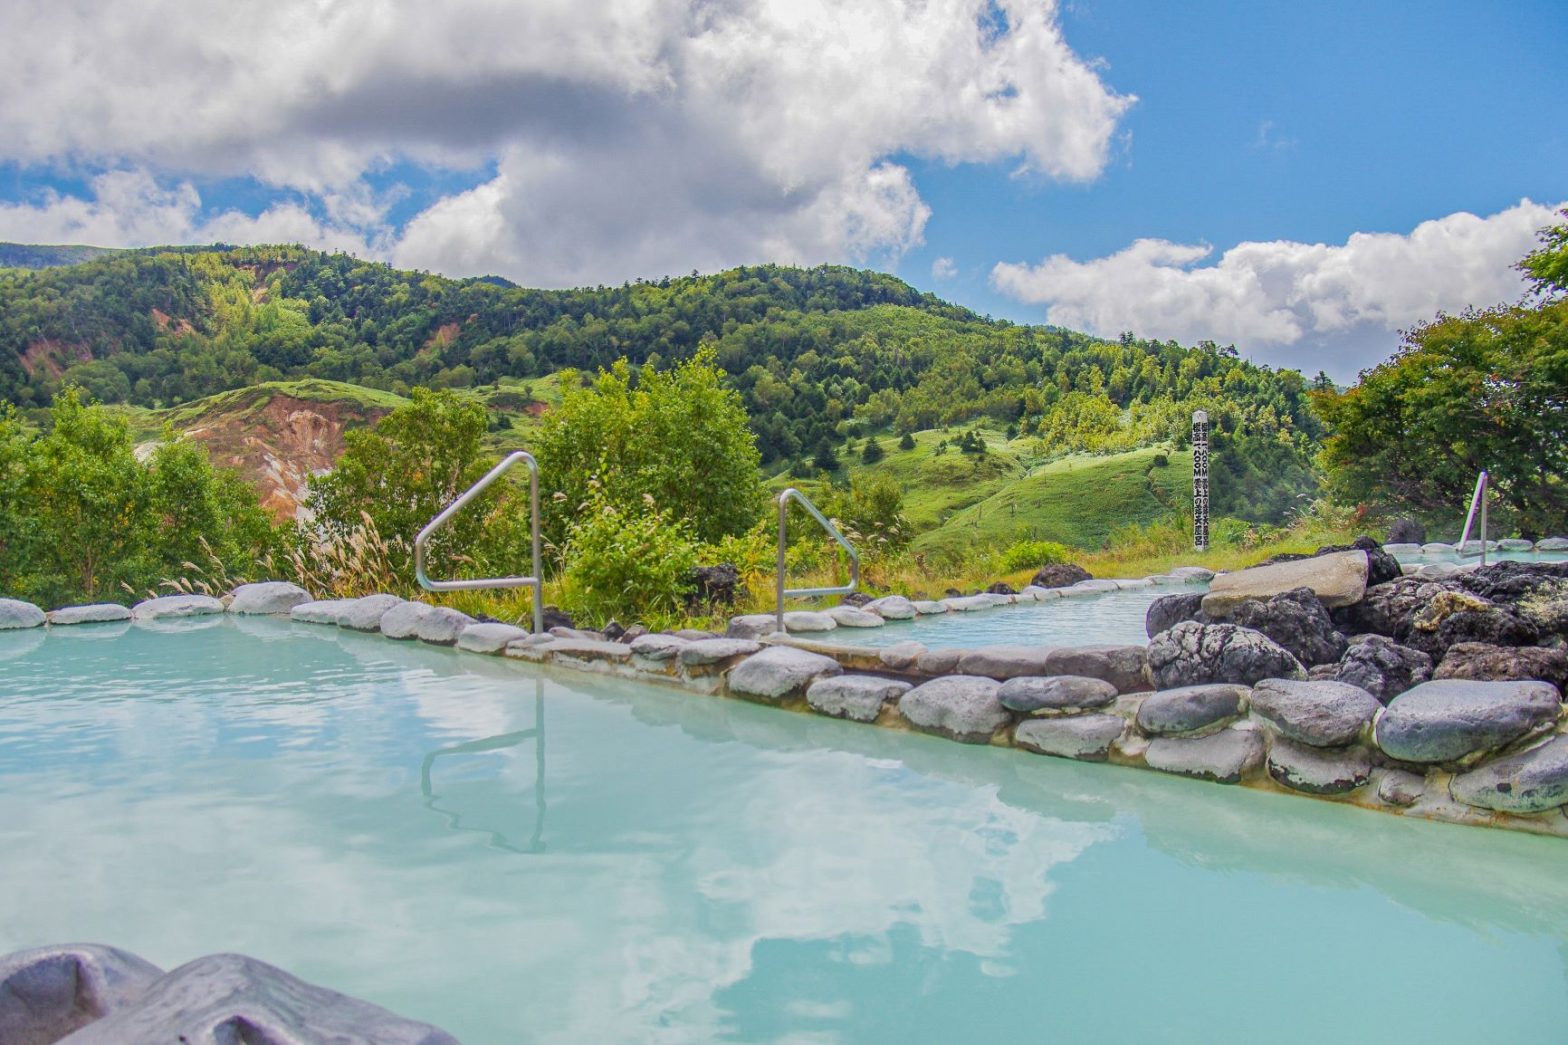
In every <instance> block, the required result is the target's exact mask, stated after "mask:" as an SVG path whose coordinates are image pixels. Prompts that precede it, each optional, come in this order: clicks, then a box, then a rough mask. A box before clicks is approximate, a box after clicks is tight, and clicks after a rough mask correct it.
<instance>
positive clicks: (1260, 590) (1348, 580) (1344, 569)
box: [1203, 548, 1367, 617]
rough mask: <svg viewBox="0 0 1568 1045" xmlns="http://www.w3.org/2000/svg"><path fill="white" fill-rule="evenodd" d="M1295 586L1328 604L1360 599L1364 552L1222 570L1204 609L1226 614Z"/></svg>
mask: <svg viewBox="0 0 1568 1045" xmlns="http://www.w3.org/2000/svg"><path fill="white" fill-rule="evenodd" d="M1296 588H1309V589H1311V591H1312V593H1313V594H1314V595H1316V596H1317V597H1318V599H1319V600H1320V601H1321V602H1322V603H1323V605H1324V606H1327V607H1329V608H1333V607H1336V606H1349V605H1352V604H1354V603H1357V602H1360V601H1361V598H1362V596H1363V595H1365V594H1366V590H1367V553H1366V552H1364V551H1362V550H1361V549H1359V548H1358V549H1354V550H1352V551H1345V552H1333V553H1331V554H1329V555H1318V556H1314V557H1313V558H1310V559H1297V560H1294V561H1292V562H1277V563H1273V564H1272V565H1268V566H1254V567H1252V568H1251V569H1248V570H1237V571H1236V572H1235V573H1225V574H1221V575H1220V576H1218V577H1216V578H1214V582H1213V583H1212V584H1210V585H1209V593H1208V594H1207V595H1205V596H1204V597H1203V612H1204V613H1206V614H1208V615H1209V616H1210V617H1225V616H1228V615H1229V614H1230V612H1231V610H1232V609H1233V608H1234V607H1235V606H1236V605H1237V604H1239V603H1241V602H1243V601H1245V600H1246V599H1271V598H1273V597H1274V596H1276V595H1281V594H1284V593H1285V592H1287V591H1291V590H1293V589H1296Z"/></svg>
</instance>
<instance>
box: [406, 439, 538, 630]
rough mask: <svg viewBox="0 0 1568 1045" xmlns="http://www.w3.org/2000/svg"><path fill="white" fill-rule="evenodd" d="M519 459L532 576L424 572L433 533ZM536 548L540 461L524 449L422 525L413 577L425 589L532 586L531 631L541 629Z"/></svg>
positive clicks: (509, 456) (491, 470) (505, 460)
mask: <svg viewBox="0 0 1568 1045" xmlns="http://www.w3.org/2000/svg"><path fill="white" fill-rule="evenodd" d="M519 461H522V462H525V463H526V464H527V465H528V505H529V525H530V526H531V528H532V538H533V568H534V572H533V576H532V577H486V578H481V579H478V580H457V581H433V580H431V579H430V578H429V577H428V576H427V575H426V574H425V549H426V547H427V546H428V545H429V543H430V538H431V537H433V536H434V535H435V532H436V531H437V530H439V529H440V528H441V527H443V526H445V525H446V524H447V523H448V522H449V521H450V520H451V518H452V517H453V516H454V515H456V514H457V513H458V512H460V511H462V510H463V509H464V508H465V507H467V505H468V504H469V503H470V502H471V501H473V499H474V498H476V497H478V496H479V495H480V494H481V493H483V492H484V491H485V488H486V487H487V486H489V485H490V484H491V483H493V482H495V481H496V480H497V479H499V478H501V476H502V475H503V474H504V473H505V472H506V470H507V469H509V468H511V467H512V466H513V465H514V464H517V463H518V462H519ZM540 560H541V557H540V551H539V462H538V461H536V460H534V455H533V454H530V453H528V452H527V451H526V450H518V451H516V452H514V453H511V454H508V455H507V456H506V457H505V458H504V459H503V460H502V461H501V463H500V464H498V465H496V466H495V467H494V468H492V469H490V470H489V471H488V472H486V473H485V474H484V477H483V478H481V479H480V480H479V481H478V482H477V483H475V484H474V485H472V486H470V487H469V488H468V490H467V491H466V492H464V494H463V495H462V496H461V497H459V498H458V499H457V500H455V501H453V502H452V503H451V504H449V505H447V506H446V508H445V509H443V510H442V512H441V514H440V515H437V516H436V517H435V518H434V519H431V520H430V521H429V522H428V523H426V524H425V528H424V529H422V530H420V531H419V535H418V536H417V537H415V538H414V577H415V579H416V580H418V581H419V586H420V587H421V588H423V589H425V590H426V591H475V590H478V589H482V588H522V587H529V588H532V589H533V595H534V600H533V601H534V633H535V634H538V633H540V632H542V631H544V580H543V577H544V570H543V569H542V568H541V566H540Z"/></svg>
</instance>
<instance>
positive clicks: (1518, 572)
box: [1458, 562, 1568, 637]
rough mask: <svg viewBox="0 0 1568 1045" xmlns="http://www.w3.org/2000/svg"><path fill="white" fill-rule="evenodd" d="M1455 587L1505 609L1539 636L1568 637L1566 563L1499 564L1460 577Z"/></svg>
mask: <svg viewBox="0 0 1568 1045" xmlns="http://www.w3.org/2000/svg"><path fill="white" fill-rule="evenodd" d="M1458 583H1459V584H1460V585H1461V586H1463V588H1464V590H1465V591H1468V592H1470V593H1471V594H1472V595H1479V596H1480V597H1481V598H1483V599H1486V600H1488V601H1489V602H1493V603H1497V604H1499V605H1503V606H1507V607H1508V608H1509V609H1510V610H1512V611H1513V612H1514V613H1516V614H1518V615H1519V616H1520V617H1522V618H1524V619H1525V620H1527V621H1529V622H1530V623H1531V624H1532V625H1534V626H1535V628H1536V629H1537V630H1538V631H1539V632H1540V633H1541V634H1542V635H1561V636H1565V637H1568V562H1536V563H1524V562H1499V563H1495V564H1493V565H1490V566H1484V567H1482V568H1481V569H1478V570H1475V571H1474V572H1471V573H1467V574H1463V575H1462V576H1460V577H1459V578H1458Z"/></svg>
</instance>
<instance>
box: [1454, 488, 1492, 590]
mask: <svg viewBox="0 0 1568 1045" xmlns="http://www.w3.org/2000/svg"><path fill="white" fill-rule="evenodd" d="M1489 478H1490V477H1489V476H1488V475H1487V474H1486V471H1485V469H1483V470H1482V471H1481V474H1480V475H1478V476H1476V480H1475V493H1474V494H1472V495H1471V497H1470V512H1469V514H1467V515H1466V516H1465V532H1464V533H1462V534H1460V536H1459V548H1458V552H1459V557H1460V558H1461V559H1463V558H1464V557H1465V555H1466V552H1465V545H1466V544H1469V543H1470V524H1471V523H1472V522H1474V521H1475V510H1476V508H1477V507H1478V506H1479V507H1480V509H1481V552H1480V555H1481V565H1482V566H1485V565H1486V487H1487V483H1488V480H1489Z"/></svg>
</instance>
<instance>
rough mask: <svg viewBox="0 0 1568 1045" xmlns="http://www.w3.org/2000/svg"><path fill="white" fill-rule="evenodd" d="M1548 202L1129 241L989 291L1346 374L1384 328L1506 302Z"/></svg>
mask: <svg viewBox="0 0 1568 1045" xmlns="http://www.w3.org/2000/svg"><path fill="white" fill-rule="evenodd" d="M1560 207H1562V204H1552V205H1547V204H1539V203H1533V202H1531V201H1530V200H1522V201H1521V202H1520V203H1519V204H1518V205H1516V206H1514V207H1510V208H1508V209H1507V210H1504V211H1500V212H1498V213H1497V214H1493V215H1490V216H1487V217H1478V216H1476V215H1474V214H1469V213H1463V212H1461V213H1456V214H1450V215H1447V216H1446V217H1442V218H1438V219H1435V220H1432V221H1425V222H1422V223H1421V224H1419V225H1417V226H1416V227H1415V228H1414V229H1413V230H1411V231H1410V232H1408V233H1370V232H1357V233H1355V234H1353V235H1352V236H1350V238H1349V239H1347V240H1346V241H1345V242H1344V243H1342V244H1324V243H1295V242H1290V241H1286V240H1277V241H1274V242H1267V243H1263V242H1249V243H1240V244H1237V245H1236V246H1234V247H1231V248H1230V249H1229V250H1226V251H1225V252H1224V253H1223V254H1221V255H1220V257H1219V259H1218V260H1217V261H1215V262H1214V263H1212V264H1200V263H1201V262H1204V261H1205V260H1207V259H1208V258H1210V257H1211V256H1212V254H1213V248H1211V247H1209V246H1204V245H1191V244H1180V243H1172V242H1169V241H1168V240H1158V239H1141V240H1137V241H1135V242H1134V243H1132V244H1131V245H1129V246H1128V247H1126V248H1125V249H1123V250H1120V251H1118V252H1116V253H1115V254H1110V255H1107V256H1106V257H1103V258H1095V259H1093V260H1090V261H1074V260H1072V259H1071V258H1068V257H1066V256H1065V255H1061V254H1057V255H1053V256H1051V257H1048V258H1046V259H1045V260H1044V261H1042V262H1040V263H1039V264H1036V265H1030V264H1023V263H1017V264H1013V263H1005V262H1004V263H1001V264H998V265H997V266H996V267H995V268H994V269H992V272H991V281H992V283H993V285H995V286H996V287H997V289H999V290H1001V291H1002V292H1003V293H1005V294H1007V295H1009V296H1011V297H1013V298H1016V299H1017V300H1020V301H1024V302H1029V303H1033V304H1042V305H1045V306H1046V318H1047V319H1048V320H1049V322H1051V323H1055V324H1058V325H1060V326H1065V327H1071V328H1074V329H1079V330H1087V331H1089V332H1091V333H1095V334H1100V335H1104V336H1114V335H1116V334H1119V333H1121V332H1122V331H1126V330H1130V331H1132V332H1134V333H1135V334H1138V335H1139V336H1142V337H1151V338H1157V339H1160V340H1165V339H1175V340H1177V341H1181V342H1185V343H1192V342H1196V341H1200V340H1212V341H1216V342H1219V343H1221V344H1225V343H1234V344H1236V345H1237V346H1238V347H1241V348H1243V349H1245V350H1247V352H1248V354H1249V355H1251V356H1252V357H1253V358H1255V359H1259V360H1261V361H1264V362H1272V363H1281V364H1284V365H1288V366H1292V367H1297V368H1300V369H1303V370H1307V371H1309V372H1311V371H1315V370H1318V369H1320V368H1321V369H1325V370H1327V371H1328V372H1329V373H1330V374H1333V375H1335V376H1337V377H1347V376H1349V375H1351V374H1353V373H1354V372H1355V371H1356V370H1358V369H1360V368H1362V367H1365V366H1370V365H1372V364H1374V363H1376V362H1378V361H1379V360H1381V359H1382V358H1384V357H1386V356H1387V355H1388V354H1389V353H1390V352H1392V351H1393V349H1394V348H1395V347H1396V346H1397V344H1398V337H1397V332H1398V331H1399V330H1400V329H1403V328H1406V327H1409V326H1412V325H1414V324H1416V323H1419V322H1421V321H1423V320H1427V319H1431V318H1432V317H1433V316H1434V315H1436V314H1437V313H1438V312H1439V311H1449V312H1454V311H1459V310H1461V309H1463V308H1465V307H1468V306H1471V305H1475V306H1488V305H1495V304H1499V303H1503V302H1509V301H1513V300H1515V299H1517V298H1519V297H1520V295H1521V294H1522V293H1523V291H1524V289H1525V287H1524V283H1523V281H1522V279H1521V277H1520V275H1519V273H1518V272H1517V271H1516V270H1515V269H1514V267H1513V266H1514V264H1515V262H1517V261H1518V260H1519V258H1521V257H1522V256H1523V255H1524V254H1526V253H1528V252H1529V251H1530V250H1531V249H1532V248H1533V247H1534V246H1535V243H1536V240H1535V235H1536V231H1537V230H1538V229H1540V228H1542V227H1543V226H1546V225H1549V224H1551V223H1552V220H1553V217H1554V215H1555V213H1556V211H1557V210H1558V209H1559V208H1560Z"/></svg>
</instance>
